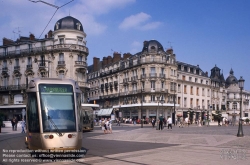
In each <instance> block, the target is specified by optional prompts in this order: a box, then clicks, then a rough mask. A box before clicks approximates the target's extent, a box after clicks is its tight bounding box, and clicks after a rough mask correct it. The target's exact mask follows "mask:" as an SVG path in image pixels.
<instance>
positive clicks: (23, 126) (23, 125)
mask: <svg viewBox="0 0 250 165" xmlns="http://www.w3.org/2000/svg"><path fill="white" fill-rule="evenodd" d="M25 125H26V124H25V121H24V119H22V121H21V126H22V132H21V133H25V130H24V129H25Z"/></svg>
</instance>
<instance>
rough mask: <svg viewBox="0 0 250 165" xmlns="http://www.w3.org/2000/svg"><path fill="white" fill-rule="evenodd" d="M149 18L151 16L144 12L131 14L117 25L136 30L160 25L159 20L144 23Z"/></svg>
mask: <svg viewBox="0 0 250 165" xmlns="http://www.w3.org/2000/svg"><path fill="white" fill-rule="evenodd" d="M150 18H151V16H150V15H148V14H146V13H144V12H141V13H138V14H136V15H131V16H129V17H127V18H125V19H124V20H123V22H122V23H121V24H120V25H119V28H120V29H124V30H126V29H131V28H133V29H138V30H150V29H155V28H157V27H159V26H160V25H161V22H149V23H146V22H147V21H148V20H149V19H150Z"/></svg>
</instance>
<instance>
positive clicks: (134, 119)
mask: <svg viewBox="0 0 250 165" xmlns="http://www.w3.org/2000/svg"><path fill="white" fill-rule="evenodd" d="M133 124H134V125H136V118H135V117H133Z"/></svg>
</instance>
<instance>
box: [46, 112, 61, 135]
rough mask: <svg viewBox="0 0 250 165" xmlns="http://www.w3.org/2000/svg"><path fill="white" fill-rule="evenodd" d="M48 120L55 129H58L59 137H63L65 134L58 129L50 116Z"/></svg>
mask: <svg viewBox="0 0 250 165" xmlns="http://www.w3.org/2000/svg"><path fill="white" fill-rule="evenodd" d="M48 120H49V121H50V123H51V125H53V127H54V128H55V129H56V131H57V133H58V135H59V136H63V134H62V133H61V132H60V131H59V129H58V128H57V126H56V124H55V123H54V121H53V120H52V118H51V117H50V116H48Z"/></svg>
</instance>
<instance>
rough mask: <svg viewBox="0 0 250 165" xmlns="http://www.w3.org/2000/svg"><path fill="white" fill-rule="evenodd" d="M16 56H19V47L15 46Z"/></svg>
mask: <svg viewBox="0 0 250 165" xmlns="http://www.w3.org/2000/svg"><path fill="white" fill-rule="evenodd" d="M16 54H20V46H16Z"/></svg>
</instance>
